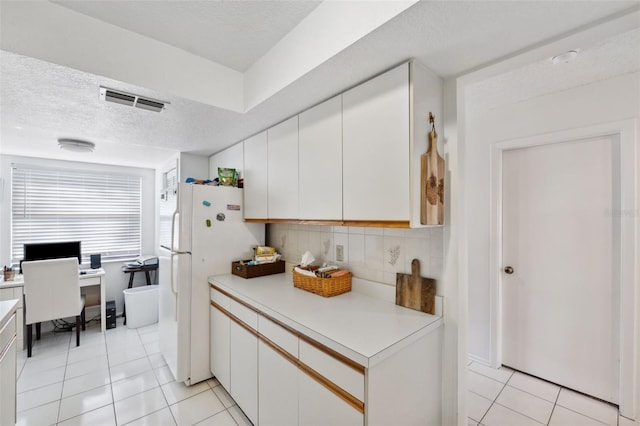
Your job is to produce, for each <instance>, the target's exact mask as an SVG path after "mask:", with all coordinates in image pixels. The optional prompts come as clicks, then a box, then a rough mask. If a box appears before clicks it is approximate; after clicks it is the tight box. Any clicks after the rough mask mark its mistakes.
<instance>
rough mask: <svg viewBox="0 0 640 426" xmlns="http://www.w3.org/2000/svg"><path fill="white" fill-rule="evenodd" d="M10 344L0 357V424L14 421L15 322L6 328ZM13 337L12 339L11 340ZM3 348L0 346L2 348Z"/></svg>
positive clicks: (11, 423)
mask: <svg viewBox="0 0 640 426" xmlns="http://www.w3.org/2000/svg"><path fill="white" fill-rule="evenodd" d="M6 332H8V333H9V334H8V335H7V338H8V339H9V341H10V342H11V344H10V345H9V346H8V347H7V348H6V351H5V353H4V355H3V357H2V359H0V425H13V424H15V423H16V362H17V361H16V354H17V352H16V340H15V339H13V336H15V323H13V328H12V329H11V330H6ZM11 339H13V340H11ZM4 349H5V348H4V347H3V348H0V351H1V350H4Z"/></svg>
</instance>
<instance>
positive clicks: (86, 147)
mask: <svg viewBox="0 0 640 426" xmlns="http://www.w3.org/2000/svg"><path fill="white" fill-rule="evenodd" d="M58 146H59V147H60V149H66V150H67V151H73V152H93V150H94V149H95V148H96V144H95V143H93V142H89V141H83V140H79V139H67V138H60V139H58Z"/></svg>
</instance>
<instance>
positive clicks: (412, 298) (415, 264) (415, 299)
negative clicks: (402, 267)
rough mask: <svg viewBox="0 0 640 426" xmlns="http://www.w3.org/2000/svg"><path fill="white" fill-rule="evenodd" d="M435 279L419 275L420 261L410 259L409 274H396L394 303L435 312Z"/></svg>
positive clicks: (430, 312)
mask: <svg viewBox="0 0 640 426" xmlns="http://www.w3.org/2000/svg"><path fill="white" fill-rule="evenodd" d="M435 297H436V280H434V279H432V278H423V277H421V276H420V261H419V260H418V259H413V261H411V275H409V274H400V273H398V274H396V305H400V306H404V307H405V308H409V309H415V310H417V311H422V312H426V313H428V314H433V313H435V312H434V311H435Z"/></svg>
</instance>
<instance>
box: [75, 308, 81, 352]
mask: <svg viewBox="0 0 640 426" xmlns="http://www.w3.org/2000/svg"><path fill="white" fill-rule="evenodd" d="M80 327H81V325H80V315H76V346H80Z"/></svg>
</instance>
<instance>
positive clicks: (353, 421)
mask: <svg viewBox="0 0 640 426" xmlns="http://www.w3.org/2000/svg"><path fill="white" fill-rule="evenodd" d="M298 389H299V398H300V400H299V412H298V414H299V420H300V424H301V425H308V426H326V425H341V426H351V425H353V426H355V425H358V426H362V425H363V424H364V414H362V413H360V412H359V411H357V410H356V409H355V408H353V407H352V406H350V405H349V404H347V403H346V402H345V401H343V400H342V399H340V398H339V397H337V396H336V395H335V394H334V393H333V392H331V391H330V390H329V389H327V388H325V387H324V386H323V385H321V384H320V383H318V382H317V381H315V380H314V379H312V378H311V377H309V376H308V375H307V374H306V373H305V372H303V371H299V373H298Z"/></svg>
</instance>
